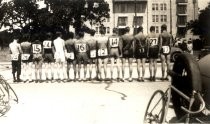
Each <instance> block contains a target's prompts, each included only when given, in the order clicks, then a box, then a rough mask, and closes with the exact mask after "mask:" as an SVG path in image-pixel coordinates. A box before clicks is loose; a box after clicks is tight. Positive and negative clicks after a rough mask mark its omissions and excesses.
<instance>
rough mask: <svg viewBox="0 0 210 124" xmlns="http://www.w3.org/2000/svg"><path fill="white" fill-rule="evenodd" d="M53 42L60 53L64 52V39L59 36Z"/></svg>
mask: <svg viewBox="0 0 210 124" xmlns="http://www.w3.org/2000/svg"><path fill="white" fill-rule="evenodd" d="M53 42H54V46H55V51H56V52H59V53H62V52H63V53H64V46H65V43H64V40H63V39H61V38H60V37H58V38H57V39H55V40H54V41H53Z"/></svg>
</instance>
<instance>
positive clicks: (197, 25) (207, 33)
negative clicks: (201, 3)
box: [187, 3, 210, 45]
mask: <svg viewBox="0 0 210 124" xmlns="http://www.w3.org/2000/svg"><path fill="white" fill-rule="evenodd" d="M209 22H210V3H209V4H208V6H207V7H206V8H205V9H204V10H201V11H200V14H199V17H198V19H197V20H195V21H190V22H189V23H188V25H187V28H188V29H192V32H193V34H195V35H200V37H201V38H202V39H204V41H205V45H210V23H209Z"/></svg>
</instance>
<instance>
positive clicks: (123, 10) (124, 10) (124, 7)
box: [120, 4, 127, 13]
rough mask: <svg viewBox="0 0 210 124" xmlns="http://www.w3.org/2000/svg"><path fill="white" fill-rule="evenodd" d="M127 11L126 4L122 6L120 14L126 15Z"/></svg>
mask: <svg viewBox="0 0 210 124" xmlns="http://www.w3.org/2000/svg"><path fill="white" fill-rule="evenodd" d="M126 9H127V7H126V4H121V7H120V12H122V13H124V12H126Z"/></svg>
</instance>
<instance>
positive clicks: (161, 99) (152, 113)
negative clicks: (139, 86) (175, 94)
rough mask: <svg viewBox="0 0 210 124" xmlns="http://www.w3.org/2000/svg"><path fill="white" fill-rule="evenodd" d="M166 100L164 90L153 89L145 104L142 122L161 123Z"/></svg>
mask: <svg viewBox="0 0 210 124" xmlns="http://www.w3.org/2000/svg"><path fill="white" fill-rule="evenodd" d="M166 102H167V101H166V100H165V94H164V92H163V91H161V90H157V91H155V92H154V93H153V95H152V97H151V98H150V100H149V103H148V105H147V108H146V112H145V115H144V123H163V120H164V114H165V104H166Z"/></svg>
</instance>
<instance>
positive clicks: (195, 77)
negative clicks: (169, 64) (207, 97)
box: [171, 53, 201, 119]
mask: <svg viewBox="0 0 210 124" xmlns="http://www.w3.org/2000/svg"><path fill="white" fill-rule="evenodd" d="M173 71H174V72H175V73H176V75H174V76H172V85H173V86H174V87H176V88H177V89H178V90H179V91H181V92H183V93H184V94H185V95H187V96H188V97H191V95H192V92H193V90H195V91H201V76H200V70H199V66H198V63H197V61H196V60H195V59H194V58H193V57H192V55H190V54H187V53H184V54H180V55H179V56H178V57H177V59H176V61H175V62H174V66H173ZM171 95H172V103H173V106H174V111H175V114H176V116H177V118H178V119H180V118H181V117H183V116H184V115H185V114H186V113H185V112H184V111H183V110H182V109H181V106H183V107H185V108H189V102H188V101H187V100H186V99H184V98H183V97H182V96H181V95H179V94H178V93H177V92H176V91H174V90H171ZM198 109H199V104H198V103H197V104H196V103H195V104H194V105H193V106H192V108H191V110H198Z"/></svg>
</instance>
